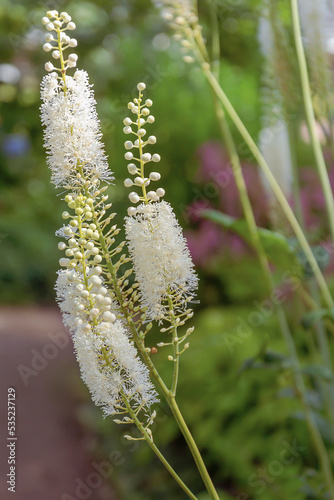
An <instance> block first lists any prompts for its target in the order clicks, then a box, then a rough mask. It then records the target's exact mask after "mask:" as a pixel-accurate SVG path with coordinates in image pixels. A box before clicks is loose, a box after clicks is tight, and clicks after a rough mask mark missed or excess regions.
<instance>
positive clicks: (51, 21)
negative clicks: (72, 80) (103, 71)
mask: <svg viewBox="0 0 334 500" xmlns="http://www.w3.org/2000/svg"><path fill="white" fill-rule="evenodd" d="M42 23H43V24H44V25H45V28H46V30H47V31H55V32H56V37H54V36H53V35H52V34H51V33H47V34H46V35H45V40H46V43H45V44H44V45H43V49H44V50H45V51H46V52H50V51H51V50H53V52H52V55H53V58H54V59H59V61H60V67H58V68H57V67H55V68H54V69H56V70H58V71H60V72H61V75H62V78H63V83H64V88H65V89H66V84H65V76H66V70H67V69H68V68H75V67H76V64H77V60H78V56H77V54H70V55H69V56H68V59H67V65H65V62H66V57H65V55H64V51H65V50H66V49H68V48H69V47H71V48H73V47H76V46H77V45H78V42H77V40H76V39H75V38H70V37H69V36H68V35H66V33H65V31H66V30H74V29H75V28H76V26H75V24H74V23H73V22H72V21H71V16H69V15H68V14H67V12H61V14H60V15H59V14H58V11H56V10H50V11H49V12H47V15H46V16H45V17H43V19H42ZM64 23H65V27H63V26H64ZM45 69H46V70H47V71H51V70H49V69H47V68H45Z"/></svg>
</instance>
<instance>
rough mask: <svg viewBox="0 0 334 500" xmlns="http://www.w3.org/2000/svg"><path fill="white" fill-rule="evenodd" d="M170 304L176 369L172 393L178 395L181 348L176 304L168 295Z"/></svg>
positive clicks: (174, 370)
mask: <svg viewBox="0 0 334 500" xmlns="http://www.w3.org/2000/svg"><path fill="white" fill-rule="evenodd" d="M168 306H169V312H170V315H171V321H172V326H173V328H172V330H171V333H172V337H173V340H172V344H173V351H174V355H173V363H174V369H173V381H172V388H171V393H172V394H173V396H174V397H175V395H176V389H177V384H178V381H179V371H180V350H179V338H178V334H177V324H176V323H175V319H176V318H175V314H174V306H173V301H172V299H171V297H170V296H169V297H168Z"/></svg>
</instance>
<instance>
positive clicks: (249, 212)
mask: <svg viewBox="0 0 334 500" xmlns="http://www.w3.org/2000/svg"><path fill="white" fill-rule="evenodd" d="M205 68H206V71H205ZM203 69H204V71H205V72H206V73H207V74H210V75H212V73H211V71H210V69H208V66H207V64H205V63H204V65H203ZM218 74H219V72H218ZM212 76H213V75H212ZM219 87H220V86H219ZM214 104H215V109H216V114H217V118H218V121H219V125H220V129H221V132H222V136H223V139H224V142H225V145H226V148H227V151H228V154H229V157H230V160H231V163H232V167H233V171H234V175H235V180H236V184H237V187H238V190H239V195H240V199H241V203H242V207H243V211H244V215H245V218H246V221H247V224H248V228H249V231H250V234H251V238H252V242H253V245H254V248H255V249H256V252H257V255H258V258H259V261H260V264H261V267H262V269H263V272H264V275H265V278H266V281H267V285H268V290H269V291H272V290H273V289H274V282H273V279H272V275H271V273H270V268H269V262H268V258H267V255H266V253H265V251H264V249H263V246H262V243H261V241H260V239H259V235H258V230H257V226H256V221H255V218H254V213H253V209H252V206H251V203H250V200H249V196H248V193H247V188H246V184H245V180H244V177H243V174H242V170H241V165H240V158H239V155H238V153H237V150H236V147H235V143H234V140H233V137H232V134H231V131H230V129H229V126H228V123H227V121H226V117H225V113H224V109H223V107H222V105H221V104H220V101H219V100H218V95H217V94H216V92H215V98H214ZM247 133H248V131H247ZM268 168H269V167H268ZM282 194H283V193H282ZM283 198H284V200H285V197H284V195H283ZM285 201H286V200H285ZM288 206H289V205H288ZM289 208H290V207H289ZM296 223H297V225H298V227H299V228H300V226H299V224H298V221H297V220H296ZM300 231H301V233H302V235H303V238H304V239H305V241H306V244H307V247H308V243H307V240H306V238H305V236H304V233H303V231H302V229H301V228H300ZM312 256H313V254H312ZM276 313H277V316H278V320H279V324H280V328H281V331H282V334H283V337H284V339H285V342H286V345H287V348H288V351H289V354H290V357H291V359H292V361H293V364H294V375H295V384H296V388H297V391H298V393H299V396H300V398H301V401H302V404H303V408H304V412H305V416H306V421H307V424H308V427H309V429H310V433H311V435H312V438H313V442H314V446H315V449H316V450H317V453H318V456H319V460H320V462H321V467H322V470H323V472H324V477H325V479H326V482H327V485H328V488H329V491H332V488H333V484H334V483H333V478H332V473H331V468H330V460H329V456H328V453H327V450H326V447H325V445H324V442H323V439H322V436H321V434H320V432H319V429H318V426H317V423H316V421H315V419H314V416H313V413H312V411H311V409H310V407H309V404H308V402H307V398H306V387H305V384H304V379H303V375H302V371H301V368H300V364H299V359H298V354H297V350H296V347H295V343H294V340H293V337H292V334H291V331H290V328H289V325H288V323H287V319H286V315H285V312H284V310H283V308H282V307H281V306H278V307H277V308H276Z"/></svg>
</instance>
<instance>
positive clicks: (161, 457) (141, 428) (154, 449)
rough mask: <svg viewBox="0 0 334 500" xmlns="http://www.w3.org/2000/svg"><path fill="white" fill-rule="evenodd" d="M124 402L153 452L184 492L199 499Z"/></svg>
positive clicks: (126, 402) (127, 403)
mask: <svg viewBox="0 0 334 500" xmlns="http://www.w3.org/2000/svg"><path fill="white" fill-rule="evenodd" d="M123 401H124V403H125V406H126V409H127V411H128V413H129V415H130V416H131V418H132V420H133V421H134V423H135V424H136V426H137V428H138V429H139V431H140V433H141V435H142V436H143V438H144V439H145V441H146V442H147V444H148V445H149V447H150V448H151V450H152V451H154V453H155V454H156V456H157V457H158V458H159V460H160V461H161V462H162V463H163V465H164V466H165V467H166V469H167V470H168V472H169V473H170V475H171V476H172V477H173V478H174V479H175V481H176V482H177V483H178V484H179V486H181V488H182V489H183V491H184V492H185V493H186V494H187V495H188V497H189V498H192V499H193V500H197V497H196V496H195V495H194V494H193V493H192V492H191V491H190V489H189V488H188V487H187V486H186V485H185V484H184V482H183V481H182V479H181V478H180V476H179V475H178V474H177V473H176V472H175V470H174V469H173V467H172V466H171V465H170V463H169V462H168V461H167V460H166V458H165V457H164V456H163V454H162V453H161V451H160V450H159V448H158V447H157V446H156V445H155V444H154V442H153V439H152V436H151V435H150V434H149V433H148V432H147V429H146V428H145V427H144V426H143V424H142V422H140V420H139V419H138V417H137V415H136V414H135V412H134V411H133V409H132V408H131V406H130V404H129V402H128V400H127V399H126V397H124V398H123Z"/></svg>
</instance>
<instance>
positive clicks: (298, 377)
mask: <svg viewBox="0 0 334 500" xmlns="http://www.w3.org/2000/svg"><path fill="white" fill-rule="evenodd" d="M277 311H278V314H279V315H280V316H281V326H282V332H283V335H284V338H285V341H286V343H287V345H288V348H289V351H290V353H291V355H292V356H291V357H292V361H293V363H294V374H295V382H296V388H297V391H298V393H299V396H300V398H301V401H302V404H303V408H304V413H305V417H306V421H307V424H308V428H309V430H310V433H311V436H312V440H313V443H314V447H315V449H316V451H317V454H318V457H319V461H320V465H321V468H322V471H323V473H324V478H325V481H326V483H327V487H328V491H329V493H330V498H331V500H334V480H333V473H332V468H331V461H330V458H329V455H328V451H327V449H326V446H325V444H324V441H323V439H322V436H321V434H320V431H319V429H318V425H317V422H316V421H315V418H314V414H313V412H312V410H311V408H310V406H309V404H308V401H307V399H306V388H305V384H304V379H303V375H302V372H301V368H300V365H299V361H298V355H297V351H296V347H295V344H294V341H293V338H292V336H291V332H290V330H289V327H288V324H287V323H286V318H285V315H284V313H283V310H282V309H281V308H278V309H277Z"/></svg>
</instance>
